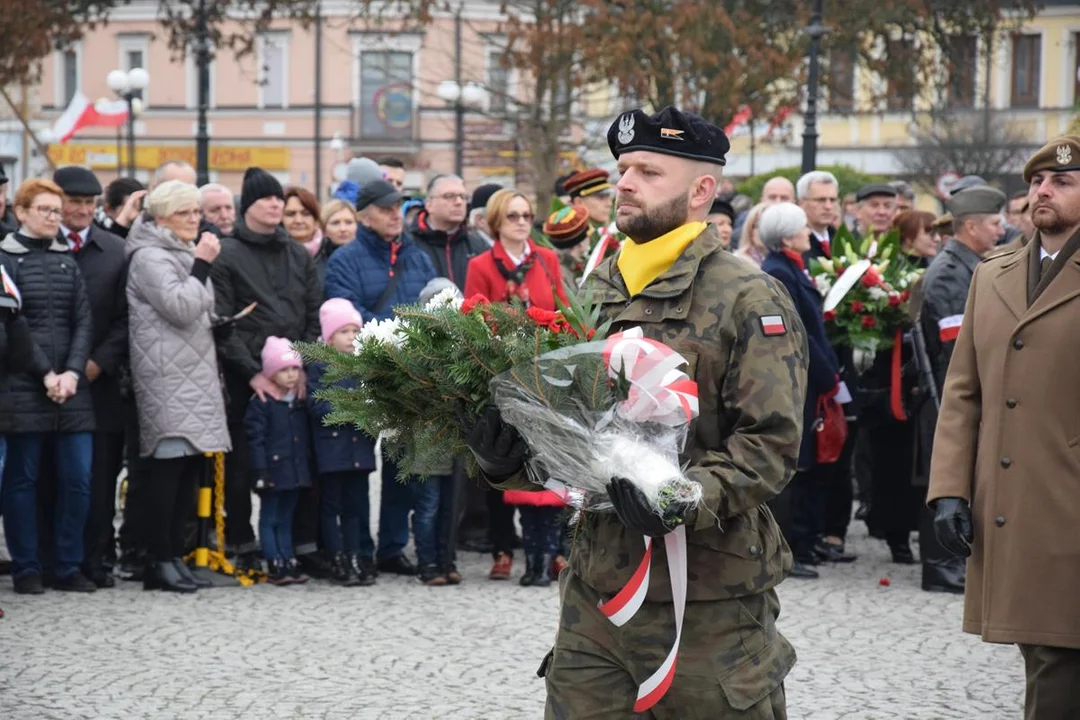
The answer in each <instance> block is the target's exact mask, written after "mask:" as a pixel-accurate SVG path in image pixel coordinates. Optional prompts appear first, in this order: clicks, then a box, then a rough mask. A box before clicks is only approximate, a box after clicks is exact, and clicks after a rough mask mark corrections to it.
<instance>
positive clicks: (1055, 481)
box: [928, 135, 1080, 720]
mask: <svg viewBox="0 0 1080 720" xmlns="http://www.w3.org/2000/svg"><path fill="white" fill-rule="evenodd" d="M1024 180H1025V181H1026V182H1027V183H1028V186H1029V194H1028V200H1029V202H1030V203H1031V206H1032V218H1033V221H1034V224H1035V228H1036V230H1037V232H1036V233H1035V235H1034V237H1033V238H1032V239H1031V241H1030V242H1029V243H1028V244H1027V246H1026V247H1023V248H1017V249H1015V250H1014V251H1013V252H1011V253H1001V254H997V255H993V256H991V257H989V258H988V259H986V260H984V261H983V263H982V264H980V265H979V267H978V269H977V270H976V271H975V277H974V279H973V280H972V284H971V291H970V293H969V295H968V299H967V305H966V307H965V309H964V315H963V322H962V323H961V326H960V335H959V337H958V338H957V341H956V346H955V349H954V350H953V356H952V361H951V363H950V365H949V370H948V375H947V376H946V380H945V388H944V392H943V399H942V406H941V414H940V416H939V419H938V425H937V432H936V434H935V436H934V454H933V459H932V462H931V469H930V492H929V496H928V497H929V502H930V506H931V508H933V510H934V512H935V530H936V532H937V536H938V539H939V540H940V542H941V544H942V545H943V546H944V547H945V548H947V549H949V550H951V551H952V552H954V553H956V554H957V555H961V556H968V555H970V559H969V561H968V573H967V588H966V592H965V607H964V631H965V632H970V633H977V634H979V635H981V636H982V638H983V640H985V641H986V642H994V643H1016V644H1017V645H1019V647H1020V652H1021V654H1022V655H1023V657H1024V662H1025V667H1026V672H1027V693H1026V707H1027V718H1028V720H1033V719H1038V720H1042V719H1044V718H1066V717H1080V692H1078V691H1077V688H1078V687H1080V604H1078V602H1077V591H1078V589H1080V586H1078V585H1077V580H1076V575H1074V574H1073V573H1075V572H1076V570H1077V568H1078V567H1080V489H1078V488H1080V485H1078V483H1080V402H1078V398H1080V374H1078V373H1077V372H1076V358H1077V357H1080V324H1078V323H1077V316H1078V313H1080V254H1078V253H1077V250H1078V249H1080V136H1072V135H1070V136H1065V137H1061V138H1057V139H1056V140H1052V141H1051V142H1050V143H1049V144H1047V145H1046V146H1045V147H1043V148H1042V149H1041V150H1039V152H1037V153H1036V154H1035V155H1033V156H1032V158H1031V159H1030V160H1029V161H1028V163H1027V165H1026V166H1025V167H1024Z"/></svg>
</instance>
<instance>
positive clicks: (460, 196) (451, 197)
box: [435, 193, 469, 202]
mask: <svg viewBox="0 0 1080 720" xmlns="http://www.w3.org/2000/svg"><path fill="white" fill-rule="evenodd" d="M435 197H437V198H438V199H440V200H445V201H446V202H454V201H455V200H460V201H461V202H465V201H467V200H468V199H469V196H468V195H466V194H465V193H443V194H442V195H436V196H435Z"/></svg>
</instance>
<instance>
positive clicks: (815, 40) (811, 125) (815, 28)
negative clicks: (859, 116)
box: [802, 0, 828, 174]
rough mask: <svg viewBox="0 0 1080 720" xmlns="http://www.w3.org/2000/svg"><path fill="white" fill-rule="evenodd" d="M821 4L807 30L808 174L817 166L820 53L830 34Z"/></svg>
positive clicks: (805, 150) (816, 3) (804, 160)
mask: <svg viewBox="0 0 1080 720" xmlns="http://www.w3.org/2000/svg"><path fill="white" fill-rule="evenodd" d="M821 2H822V0H814V5H813V9H812V10H811V14H810V26H809V27H808V28H807V29H806V31H807V33H808V34H809V36H810V72H809V77H808V78H807V88H806V117H805V122H804V124H803V145H802V172H803V173H804V174H805V173H808V172H810V171H811V170H813V169H814V168H815V167H816V166H817V140H818V132H817V96H818V53H819V51H820V49H821V38H822V37H823V36H824V35H825V34H826V33H828V28H826V27H825V26H824V25H822V24H821Z"/></svg>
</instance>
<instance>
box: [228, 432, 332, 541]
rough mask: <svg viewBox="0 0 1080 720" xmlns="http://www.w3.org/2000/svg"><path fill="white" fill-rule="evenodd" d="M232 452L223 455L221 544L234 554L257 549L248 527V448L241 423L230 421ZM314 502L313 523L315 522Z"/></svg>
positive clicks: (249, 461) (249, 469)
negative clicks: (223, 519) (223, 527)
mask: <svg viewBox="0 0 1080 720" xmlns="http://www.w3.org/2000/svg"><path fill="white" fill-rule="evenodd" d="M229 435H230V436H231V437H232V443H233V449H232V452H231V453H229V454H228V455H226V456H225V543H226V544H227V545H231V546H232V547H234V548H235V549H236V552H237V553H238V554H242V553H250V552H255V551H256V550H258V548H259V546H258V544H257V543H256V542H255V530H254V529H253V528H252V527H251V451H250V450H249V448H248V441H247V430H246V429H245V428H244V423H243V422H235V423H233V422H230V423H229ZM318 508H319V505H318V503H317V502H316V503H315V522H316V525H318Z"/></svg>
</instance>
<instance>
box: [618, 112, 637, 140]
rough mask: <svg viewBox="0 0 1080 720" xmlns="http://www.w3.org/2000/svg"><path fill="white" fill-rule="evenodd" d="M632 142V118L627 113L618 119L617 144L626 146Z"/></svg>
mask: <svg viewBox="0 0 1080 720" xmlns="http://www.w3.org/2000/svg"><path fill="white" fill-rule="evenodd" d="M633 140H634V116H633V115H632V114H631V113H627V114H625V115H623V116H622V117H621V118H619V142H620V143H622V144H623V145H626V144H627V143H629V142H633Z"/></svg>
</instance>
